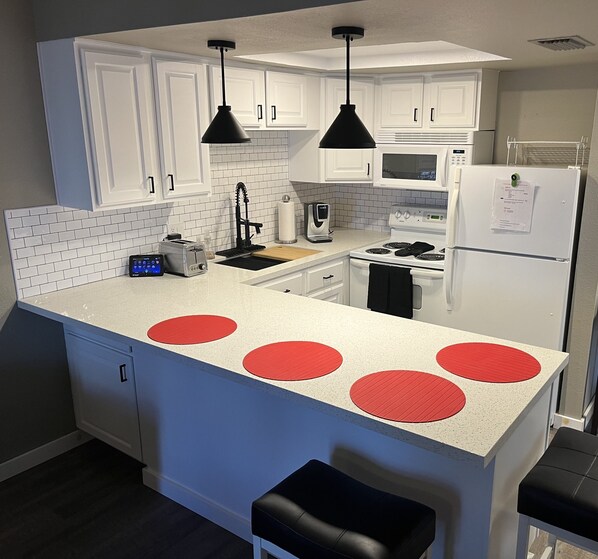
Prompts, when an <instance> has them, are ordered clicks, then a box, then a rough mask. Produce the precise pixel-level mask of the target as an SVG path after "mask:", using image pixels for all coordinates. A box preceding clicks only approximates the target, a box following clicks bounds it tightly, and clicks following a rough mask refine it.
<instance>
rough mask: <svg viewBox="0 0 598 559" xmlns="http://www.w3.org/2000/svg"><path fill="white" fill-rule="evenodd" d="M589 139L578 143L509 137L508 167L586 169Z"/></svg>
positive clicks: (585, 138) (582, 138)
mask: <svg viewBox="0 0 598 559" xmlns="http://www.w3.org/2000/svg"><path fill="white" fill-rule="evenodd" d="M589 148H590V146H589V138H588V137H586V136H582V137H581V139H580V140H579V141H577V142H569V141H558V140H556V141H548V140H535V141H534V140H526V141H521V140H519V141H518V140H516V139H515V138H514V137H512V136H507V163H506V164H507V165H549V166H559V167H560V166H569V167H579V168H581V167H584V166H585V165H586V163H587V162H586V154H587V153H588V152H589Z"/></svg>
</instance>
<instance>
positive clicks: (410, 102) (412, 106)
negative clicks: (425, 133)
mask: <svg viewBox="0 0 598 559" xmlns="http://www.w3.org/2000/svg"><path fill="white" fill-rule="evenodd" d="M379 99H380V117H379V126H380V128H421V127H422V122H423V116H424V115H423V114H422V108H423V100H424V77H423V76H410V77H407V78H396V79H393V80H392V81H389V82H384V83H382V84H381V85H380V97H379Z"/></svg>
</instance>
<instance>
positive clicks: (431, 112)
mask: <svg viewBox="0 0 598 559" xmlns="http://www.w3.org/2000/svg"><path fill="white" fill-rule="evenodd" d="M430 120H431V121H432V122H434V107H432V108H431V109H430Z"/></svg>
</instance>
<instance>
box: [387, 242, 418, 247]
mask: <svg viewBox="0 0 598 559" xmlns="http://www.w3.org/2000/svg"><path fill="white" fill-rule="evenodd" d="M410 244H411V243H405V242H399V243H395V242H392V243H386V244H384V245H382V246H383V247H384V248H394V249H397V248H406V247H408V246H409V245H410Z"/></svg>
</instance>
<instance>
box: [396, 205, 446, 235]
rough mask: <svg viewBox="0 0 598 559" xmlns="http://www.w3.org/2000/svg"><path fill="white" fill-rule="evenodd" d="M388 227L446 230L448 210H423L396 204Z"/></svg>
mask: <svg viewBox="0 0 598 559" xmlns="http://www.w3.org/2000/svg"><path fill="white" fill-rule="evenodd" d="M388 225H389V226H390V227H394V228H402V227H416V228H417V229H432V230H444V229H446V209H444V208H422V207H418V206H403V205H400V204H394V205H393V206H392V208H391V212H390V217H389V218H388Z"/></svg>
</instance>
